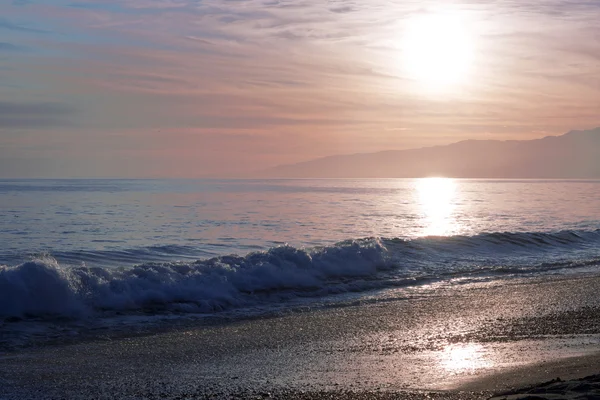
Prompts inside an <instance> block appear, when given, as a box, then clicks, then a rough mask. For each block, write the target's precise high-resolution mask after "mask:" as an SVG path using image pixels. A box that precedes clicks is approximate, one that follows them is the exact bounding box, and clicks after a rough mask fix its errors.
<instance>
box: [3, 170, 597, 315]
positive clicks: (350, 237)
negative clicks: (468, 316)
mask: <svg viewBox="0 0 600 400" xmlns="http://www.w3.org/2000/svg"><path fill="white" fill-rule="evenodd" d="M0 243H1V244H0V319H2V318H8V319H9V318H13V319H14V318H15V317H16V318H19V319H20V320H22V319H25V320H26V319H28V318H37V319H40V318H41V319H44V318H48V319H52V318H56V317H61V318H65V317H66V318H73V319H78V318H82V317H85V318H87V319H90V318H94V316H96V315H103V316H106V315H107V313H108V314H110V313H113V314H112V315H131V314H135V313H139V312H141V311H142V310H143V312H144V313H148V312H151V313H156V314H163V315H164V314H167V313H171V314H172V313H177V314H186V313H209V314H211V313H212V314H218V313H220V312H223V311H228V310H229V311H230V310H243V309H245V308H248V307H263V308H268V307H270V306H277V307H282V306H283V307H285V304H286V303H288V302H289V303H290V304H291V303H292V302H293V301H294V300H295V299H298V298H302V299H303V300H304V301H308V302H310V301H313V300H314V301H319V299H322V298H324V297H327V298H329V299H331V298H332V296H333V298H335V296H337V295H340V296H343V294H345V293H350V292H351V293H353V294H354V295H355V296H358V297H360V296H361V295H367V294H368V295H369V296H372V294H373V292H374V291H376V292H377V291H379V292H381V291H385V290H388V289H394V288H399V287H400V288H405V287H419V285H430V284H431V283H432V282H442V283H443V282H450V281H453V282H462V281H465V282H470V281H477V280H487V281H490V280H491V281H498V282H501V281H503V280H507V279H511V278H514V277H518V278H519V279H527V278H529V277H537V278H540V277H542V278H543V277H544V276H550V275H556V274H577V273H579V272H581V273H583V272H585V273H590V272H591V273H594V271H596V269H598V271H600V181H553V180H524V181H507V180H457V179H444V178H427V179H413V180H405V179H381V180H376V179H364V180H351V179H344V180H343V179H335V180H1V181H0ZM149 310H150V311H149Z"/></svg>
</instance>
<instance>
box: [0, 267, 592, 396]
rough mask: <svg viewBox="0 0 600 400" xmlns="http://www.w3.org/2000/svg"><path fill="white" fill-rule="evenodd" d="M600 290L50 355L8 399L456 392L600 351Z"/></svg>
mask: <svg viewBox="0 0 600 400" xmlns="http://www.w3.org/2000/svg"><path fill="white" fill-rule="evenodd" d="M599 289H600V278H596V277H587V278H577V279H573V278H571V279H564V278H563V279H554V280H550V281H538V282H532V281H530V280H528V281H527V282H520V283H519V282H513V283H512V284H511V285H496V286H490V285H486V284H473V285H471V286H465V287H462V288H460V289H456V288H454V289H452V290H436V292H435V295H432V296H429V297H423V298H415V299H409V300H395V301H387V302H374V303H371V304H363V305H360V306H347V307H338V308H328V309H321V310H315V311H306V312H299V313H292V314H289V315H285V316H282V317H277V318H266V319H253V320H248V321H236V322H231V323H225V324H219V325H216V326H208V327H207V326H205V327H198V326H196V327H194V326H188V327H183V328H182V329H176V330H174V331H171V332H168V333H162V334H156V335H150V336H137V337H120V338H118V337H113V338H112V339H111V340H108V338H106V339H104V340H98V338H96V339H95V340H92V341H88V342H84V343H80V344H71V345H59V346H50V347H48V346H45V347H43V348H39V349H29V350H23V351H19V352H17V353H12V352H11V353H5V354H4V355H3V356H2V357H1V358H0V380H2V381H3V382H4V383H5V385H3V386H2V389H0V393H2V390H3V391H4V392H5V393H7V394H5V397H6V396H7V395H14V394H15V393H18V395H19V398H28V397H27V396H30V397H29V398H44V397H39V393H45V394H46V395H47V396H48V397H47V398H58V397H61V396H62V397H68V398H89V397H94V396H95V397H98V398H103V396H104V398H110V397H111V396H112V397H115V396H116V397H119V398H140V397H143V398H153V397H157V396H164V397H165V398H176V397H177V396H183V395H186V393H187V394H190V396H189V397H190V398H203V397H202V396H204V395H207V394H211V393H212V394H216V395H217V394H220V395H218V396H217V397H218V398H220V396H221V395H223V396H224V395H226V394H227V395H229V394H232V393H234V394H235V393H252V391H265V393H267V392H269V391H277V390H292V391H309V392H318V391H336V390H355V391H356V390H358V391H375V390H386V391H397V390H406V389H410V390H417V389H426V390H451V391H452V390H457V389H458V388H461V387H463V386H464V385H467V384H468V383H469V382H472V381H475V380H478V379H483V378H485V377H488V376H491V375H494V374H498V373H501V372H503V371H510V370H511V369H514V368H517V367H524V366H528V365H529V366H531V365H533V364H540V365H541V364H544V363H549V362H552V361H556V360H559V359H563V358H565V359H566V358H569V357H573V356H582V355H585V354H590V353H593V352H595V351H598V350H600V336H599V335H600V319H599V318H597V316H598V313H599V312H600V311H599V310H600V300H599V299H598V297H597V293H598V290H599ZM553 371H556V369H555V370H553ZM541 376H543V375H541ZM41 377H43V378H41ZM550 378H553V377H548V379H550ZM538 379H540V377H538ZM546 380H547V379H546ZM521 383H535V382H528V381H527V380H526V379H524V380H523V381H522V382H521ZM513 384H515V381H514V380H513ZM490 389H493V390H501V389H507V388H506V387H504V388H502V387H501V385H500V386H497V387H494V388H490ZM32 393H37V394H38V397H36V396H33V397H31V396H32ZM489 393H491V392H489ZM489 393H488V394H489ZM486 395H487V394H486ZM78 396H79V397H78ZM194 396H195V397H194ZM8 398H10V397H8ZM13 398H14V397H13ZM474 398H477V397H474Z"/></svg>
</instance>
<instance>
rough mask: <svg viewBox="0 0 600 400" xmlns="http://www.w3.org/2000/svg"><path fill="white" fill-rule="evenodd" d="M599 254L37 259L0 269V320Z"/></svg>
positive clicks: (386, 248)
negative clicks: (69, 262)
mask: <svg viewBox="0 0 600 400" xmlns="http://www.w3.org/2000/svg"><path fill="white" fill-rule="evenodd" d="M599 245H600V230H595V231H562V232H557V233H487V234H480V235H476V236H452V237H425V238H418V239H411V240H409V239H380V238H367V239H358V240H349V241H344V242H341V243H338V244H336V245H333V246H326V247H320V248H313V249H301V248H294V247H291V246H281V247H275V248H272V249H270V250H268V251H261V252H254V253H250V254H248V255H246V256H238V255H231V256H221V257H214V258H209V259H203V260H198V261H193V262H189V261H178V262H153V263H141V264H139V265H134V266H131V267H86V266H62V265H60V264H59V262H57V261H56V260H55V259H54V258H52V257H49V256H46V257H41V258H37V259H34V260H32V261H28V262H25V263H22V264H20V265H17V266H0V317H5V318H6V317H20V318H23V317H32V316H35V317H46V316H48V317H56V316H60V317H70V318H77V317H83V316H93V315H95V314H98V313H128V312H134V313H135V312H149V313H161V312H183V313H186V312H190V313H215V312H219V311H223V310H231V309H236V308H243V307H250V306H256V305H269V304H280V303H281V302H282V301H286V300H290V299H295V298H299V297H321V296H327V295H331V294H337V293H345V292H361V291H366V290H373V289H385V288H390V287H398V286H418V285H420V284H423V283H429V282H432V281H440V280H449V279H456V278H469V277H473V276H485V277H487V278H490V277H491V278H496V277H497V278H501V277H506V276H507V275H517V276H525V275H526V274H533V275H539V274H544V273H548V272H549V271H560V270H565V269H567V270H573V269H576V268H580V267H586V268H590V267H594V266H595V265H600V246H599ZM175 250H176V249H174V250H173V251H175ZM127 257H128V258H127V261H130V260H131V254H130V253H128V256H127ZM182 258H183V257H182Z"/></svg>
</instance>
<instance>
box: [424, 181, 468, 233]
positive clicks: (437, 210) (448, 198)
mask: <svg viewBox="0 0 600 400" xmlns="http://www.w3.org/2000/svg"><path fill="white" fill-rule="evenodd" d="M417 193H418V200H419V205H420V208H421V210H422V213H423V217H424V221H423V222H424V225H425V226H424V231H423V235H425V236H446V235H451V234H452V233H454V232H456V231H457V229H458V226H457V225H458V221H457V219H456V218H455V217H454V215H453V212H454V209H455V207H456V182H455V181H454V179H450V178H425V179H419V180H418V181H417Z"/></svg>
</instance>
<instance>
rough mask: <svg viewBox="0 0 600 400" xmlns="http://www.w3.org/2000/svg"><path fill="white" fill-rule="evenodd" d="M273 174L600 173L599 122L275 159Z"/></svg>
mask: <svg viewBox="0 0 600 400" xmlns="http://www.w3.org/2000/svg"><path fill="white" fill-rule="evenodd" d="M259 175H260V176H261V177H272V178H273V177H279V178H416V177H427V176H446V177H455V178H540V179H543V178H548V179H550V178H565V179H566V178H581V179H583V178H600V128H596V129H593V130H587V131H571V132H569V133H566V134H564V135H562V136H548V137H545V138H542V139H536V140H508V141H500V140H466V141H462V142H458V143H454V144H450V145H447V146H435V147H425V148H420V149H412V150H393V151H383V152H378V153H364V154H352V155H339V156H331V157H325V158H319V159H316V160H313V161H307V162H303V163H298V164H290V165H281V166H278V167H274V168H271V169H268V170H265V171H263V172H262V173H260V174H259Z"/></svg>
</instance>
